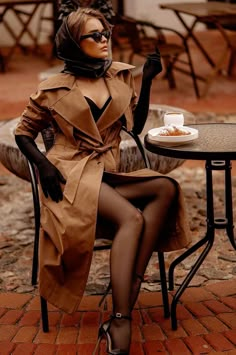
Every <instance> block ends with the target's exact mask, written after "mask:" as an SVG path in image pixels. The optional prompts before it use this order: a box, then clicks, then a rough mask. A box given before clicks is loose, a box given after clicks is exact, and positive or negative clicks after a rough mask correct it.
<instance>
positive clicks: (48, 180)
mask: <svg viewBox="0 0 236 355" xmlns="http://www.w3.org/2000/svg"><path fill="white" fill-rule="evenodd" d="M37 168H38V171H39V178H40V182H41V186H42V190H43V193H44V195H45V196H46V197H48V196H50V197H51V199H52V200H53V201H55V202H59V201H61V200H62V199H63V193H62V188H61V184H65V183H66V180H65V179H64V177H63V176H62V174H61V173H60V171H59V170H58V169H57V168H56V167H55V166H54V165H53V164H52V163H51V162H50V161H49V160H47V159H45V160H43V161H42V162H40V164H38V165H37Z"/></svg>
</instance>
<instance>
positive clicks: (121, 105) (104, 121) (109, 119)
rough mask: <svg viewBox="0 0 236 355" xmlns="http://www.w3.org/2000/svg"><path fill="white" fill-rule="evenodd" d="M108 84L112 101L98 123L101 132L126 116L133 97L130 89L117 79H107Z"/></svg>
mask: <svg viewBox="0 0 236 355" xmlns="http://www.w3.org/2000/svg"><path fill="white" fill-rule="evenodd" d="M106 84H107V87H108V90H109V92H110V96H111V98H112V100H111V101H110V103H109V105H108V106H107V107H106V109H105V110H104V112H103V113H102V115H101V117H100V118H99V120H98V121H97V127H98V129H99V131H100V132H102V131H103V130H104V129H106V128H107V127H109V126H110V125H112V124H113V123H114V122H115V121H117V120H118V119H119V118H120V117H121V116H122V115H123V114H124V112H125V111H126V109H127V107H128V106H129V104H130V100H131V97H132V90H131V89H130V87H129V86H128V85H127V84H126V83H124V82H123V81H121V80H120V79H118V78H117V77H115V78H106ZM121 93H122V94H121Z"/></svg>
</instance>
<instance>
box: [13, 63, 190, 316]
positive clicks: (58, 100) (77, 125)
mask: <svg viewBox="0 0 236 355" xmlns="http://www.w3.org/2000/svg"><path fill="white" fill-rule="evenodd" d="M131 68H132V66H130V65H126V64H123V63H115V62H114V63H113V64H112V66H111V67H110V69H109V70H108V71H107V73H106V76H105V81H106V84H107V87H108V89H109V91H110V95H111V97H112V100H111V101H110V103H109V105H108V106H107V108H106V109H105V111H104V112H103V114H102V116H101V117H100V118H99V120H98V121H97V123H95V121H94V119H93V117H92V114H91V111H90V108H89V106H88V104H87V101H86V100H85V98H84V97H83V95H82V93H81V91H80V87H81V85H82V83H81V82H80V80H79V78H78V77H77V78H75V77H74V76H71V75H69V74H63V73H61V74H58V75H56V76H54V77H52V78H50V79H48V80H46V81H43V82H42V83H41V84H40V85H39V89H38V91H37V92H36V93H35V94H34V95H32V96H31V97H30V101H29V104H28V105H27V107H26V109H25V111H24V112H23V114H22V117H21V120H20V122H19V124H18V126H17V128H16V132H15V134H16V135H18V134H23V135H28V136H30V137H32V138H33V139H35V138H36V137H37V134H38V132H40V131H41V130H42V129H43V128H45V127H46V126H48V124H49V122H51V123H52V124H53V125H54V127H55V129H56V132H57V133H56V138H55V144H54V145H53V147H52V148H51V149H50V151H49V152H48V153H47V157H48V159H49V160H50V161H51V162H52V163H53V164H54V165H55V166H56V167H57V168H58V169H59V170H60V171H61V173H62V175H63V176H64V177H65V179H66V184H65V186H64V185H63V189H64V191H63V195H64V197H63V200H62V201H61V202H59V203H56V202H54V201H52V200H51V199H50V198H45V196H44V195H43V194H42V193H41V235H40V267H39V269H40V272H39V292H40V294H41V296H43V297H44V298H45V299H46V300H48V301H49V302H50V303H51V304H53V305H55V306H56V307H58V308H60V309H62V310H64V311H66V312H68V313H72V312H74V311H76V310H77V309H78V307H79V304H80V301H81V298H82V296H83V293H84V290H85V286H86V282H87V278H88V273H89V269H90V265H91V259H92V253H93V245H94V238H95V232H96V221H97V204H98V196H99V189H100V185H101V181H102V178H103V173H104V170H105V171H108V172H110V173H111V180H112V179H113V178H115V179H116V180H117V179H118V181H120V180H123V181H124V179H125V180H127V181H129V180H130V181H132V180H134V179H135V180H136V179H140V177H141V178H142V179H143V178H153V177H156V176H160V174H158V173H157V172H154V171H151V170H148V169H143V170H139V171H137V172H135V173H129V174H124V173H123V174H120V175H117V174H116V172H117V171H118V169H119V143H120V136H119V133H120V129H121V123H120V120H119V119H120V117H121V116H122V115H123V114H124V115H125V119H126V126H127V129H128V130H130V129H131V128H132V126H133V115H132V109H133V106H134V104H135V102H136V94H135V90H134V85H133V78H132V75H131V72H130V69H131ZM113 180H114V179H113ZM189 241H190V240H189V229H188V223H187V220H186V218H185V212H184V203H183V196H182V193H181V190H180V188H179V201H178V206H177V209H176V212H175V213H173V220H172V221H171V223H168V228H166V232H165V235H164V238H163V240H162V241H161V243H160V245H158V246H157V248H158V250H163V251H169V250H175V249H180V248H183V247H185V246H186V245H188V243H189Z"/></svg>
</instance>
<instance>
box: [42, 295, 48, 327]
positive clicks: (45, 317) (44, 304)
mask: <svg viewBox="0 0 236 355" xmlns="http://www.w3.org/2000/svg"><path fill="white" fill-rule="evenodd" d="M40 303H41V319H42V326H43V331H44V333H48V332H49V326H48V306H47V301H46V300H45V299H44V298H43V297H40Z"/></svg>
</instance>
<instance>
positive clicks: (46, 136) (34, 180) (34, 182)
mask: <svg viewBox="0 0 236 355" xmlns="http://www.w3.org/2000/svg"><path fill="white" fill-rule="evenodd" d="M123 131H125V132H126V133H127V134H129V136H130V137H132V138H133V139H134V141H135V142H136V145H137V147H138V150H139V152H140V153H141V156H142V159H143V162H144V166H145V167H147V168H149V167H150V162H149V160H148V158H147V155H146V152H145V149H144V147H143V144H142V142H141V140H140V139H139V137H138V136H137V135H136V134H134V133H132V132H128V131H127V130H126V128H125V127H123ZM42 137H43V141H44V145H45V150H46V151H47V150H49V149H50V147H51V146H52V145H53V141H54V132H53V128H52V127H48V128H46V129H45V130H43V131H42ZM27 162H28V166H29V172H30V180H31V187H32V195H33V205H34V219H35V237H34V249H33V263H32V280H31V282H32V285H36V284H37V273H38V249H39V229H40V201H39V193H38V175H37V170H36V167H35V166H34V164H33V163H32V162H31V161H29V160H27ZM105 238H106V237H105ZM111 245H112V242H110V243H108V244H107V243H106V244H96V243H95V244H94V251H96V250H106V249H110V248H111ZM157 254H158V261H159V269H160V280H161V291H162V300H163V308H164V316H165V318H168V317H169V315H170V312H169V299H168V289H167V282H166V271H165V261H164V253H163V252H158V251H157ZM108 288H109V286H108ZM103 299H104V296H103V298H102V300H103ZM102 300H101V301H102ZM40 302H41V319H42V327H43V331H44V332H48V331H49V323H48V309H47V301H46V300H45V299H44V298H43V297H40ZM100 303H101V302H100Z"/></svg>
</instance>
